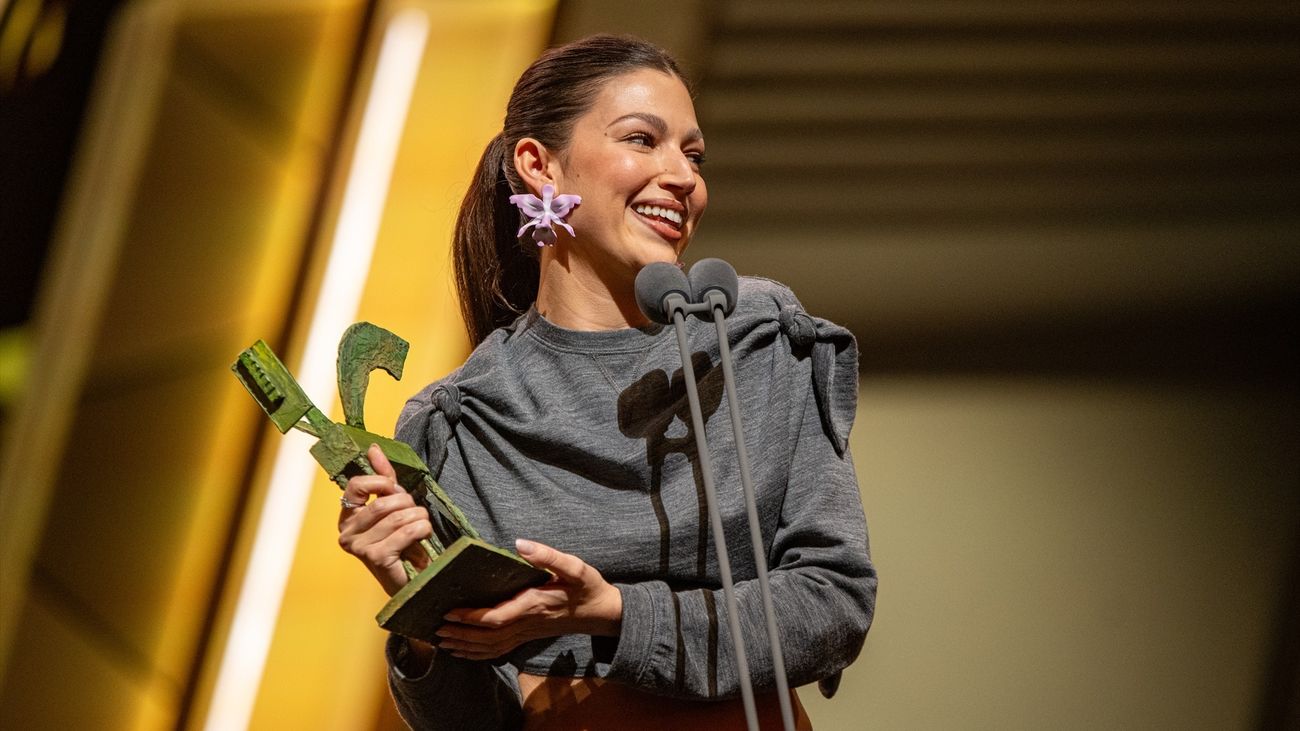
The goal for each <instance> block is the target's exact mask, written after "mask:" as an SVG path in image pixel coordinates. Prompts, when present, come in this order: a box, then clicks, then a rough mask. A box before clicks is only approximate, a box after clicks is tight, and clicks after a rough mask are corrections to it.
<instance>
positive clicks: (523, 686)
mask: <svg viewBox="0 0 1300 731" xmlns="http://www.w3.org/2000/svg"><path fill="white" fill-rule="evenodd" d="M703 163H704V138H703V135H702V133H701V132H700V130H699V125H698V124H697V122H696V118H695V110H694V106H693V104H692V102H691V97H690V93H689V92H688V90H687V87H686V85H685V83H684V81H683V77H682V74H681V72H680V70H679V69H678V67H677V65H676V63H675V62H674V61H673V60H672V59H671V58H670V57H669V56H668V55H667V54H665V53H664V52H663V51H662V50H661V49H658V48H656V47H654V46H652V45H650V44H647V43H644V42H642V41H639V40H636V39H632V38H627V37H613V36H596V37H592V38H588V39H585V40H583V41H579V42H577V43H573V44H570V45H568V46H564V47H561V48H557V49H552V50H551V51H549V52H547V53H546V54H545V55H543V56H542V57H541V58H540V59H539V60H538V61H537V62H535V63H534V64H533V65H532V66H531V67H530V68H529V69H528V70H527V71H525V72H524V74H523V76H522V77H521V78H520V80H519V82H518V84H517V85H516V87H515V89H514V93H513V95H512V96H511V99H510V102H509V105H508V107H507V110H506V118H505V123H504V125H503V129H502V133H501V134H500V135H498V136H497V137H495V138H494V139H493V140H492V141H491V142H490V143H489V144H488V147H487V150H486V151H485V152H484V154H483V158H482V160H481V161H480V162H479V166H478V171H477V173H476V176H475V178H474V181H473V183H472V184H471V186H470V190H469V192H468V194H467V195H466V197H465V200H464V203H463V204H462V207H461V213H460V217H459V220H458V222H457V227H456V234H455V259H456V271H457V284H458V288H459V290H460V295H461V302H462V307H463V310H464V314H465V319H466V322H467V323H468V328H469V331H470V335H471V339H472V340H473V342H475V343H476V344H477V348H476V349H475V351H474V353H473V354H472V355H471V356H470V358H469V359H468V360H467V361H466V363H465V365H464V366H462V367H461V368H460V369H459V370H457V371H456V372H455V373H452V374H451V375H449V376H448V377H447V378H445V379H443V380H442V381H440V382H438V383H435V384H432V385H431V386H429V387H428V388H426V389H424V391H422V392H421V393H420V394H418V395H417V396H416V397H415V398H413V399H412V400H411V401H410V402H409V403H408V404H407V406H406V409H405V410H404V411H403V413H402V417H401V419H400V420H399V423H398V437H399V438H401V439H402V440H404V441H406V442H408V443H410V444H412V445H413V446H414V447H415V448H416V450H417V452H420V453H421V454H422V456H423V457H424V458H425V460H426V462H427V463H428V464H429V465H430V467H431V468H432V469H433V470H434V472H435V474H436V475H437V476H438V479H439V482H440V484H441V485H442V486H443V488H444V489H445V490H447V492H448V493H449V494H450V495H451V497H452V499H453V500H454V501H455V502H456V503H457V504H458V505H459V506H460V507H461V509H462V510H463V511H464V512H465V513H466V514H467V516H468V517H469V519H470V521H471V523H473V524H474V526H475V527H476V528H477V529H478V530H479V531H480V532H481V533H482V534H483V535H484V537H485V538H486V539H487V540H489V541H491V542H493V543H495V544H497V545H515V546H516V547H517V550H518V551H519V553H520V555H521V556H523V557H524V558H525V559H527V560H528V561H530V562H532V563H533V564H535V565H537V566H540V567H544V568H547V569H549V570H551V571H552V572H553V573H554V574H555V576H556V579H555V581H553V582H551V583H550V584H548V585H546V586H544V587H540V588H537V589H531V590H528V591H524V592H522V593H521V594H519V595H518V596H516V597H515V598H513V599H511V600H508V601H506V602H504V603H502V604H501V605H498V606H497V607H493V608H472V607H467V608H465V609H462V610H457V611H455V612H452V613H451V614H450V615H449V619H450V620H451V621H449V622H448V623H447V624H446V625H445V626H444V628H443V629H442V630H441V631H440V633H439V634H440V637H441V639H440V641H439V643H438V646H437V647H436V648H434V647H432V646H429V645H425V644H423V643H419V642H408V641H407V640H404V639H402V638H398V637H393V638H390V640H389V644H388V654H389V662H390V685H391V688H392V690H393V695H394V697H395V698H396V700H397V703H398V707H399V709H400V710H401V712H402V715H403V716H404V717H405V718H406V720H407V721H408V722H409V723H411V724H412V725H413V726H415V727H417V728H425V727H427V728H456V729H478V728H513V727H518V726H521V725H524V726H527V727H530V728H544V727H549V728H579V727H587V728H603V727H616V728H640V727H644V728H706V727H707V728H729V727H735V728H739V727H743V724H744V720H743V718H744V717H743V710H742V707H741V702H740V700H739V698H738V695H739V680H738V677H737V673H736V670H735V663H734V658H733V657H732V655H733V653H732V651H731V647H732V644H731V642H732V641H731V638H730V636H729V633H728V629H727V622H726V618H725V616H723V615H722V611H723V610H722V606H723V605H722V602H721V592H720V591H719V587H720V580H719V578H718V566H717V563H716V558H715V557H714V556H713V551H712V550H710V546H711V540H712V539H711V537H710V536H709V535H708V528H707V526H708V521H707V513H706V506H705V501H704V498H703V495H702V493H701V491H700V487H699V483H700V480H699V474H698V462H697V460H696V453H695V448H694V439H693V436H692V434H691V433H690V431H689V429H688V428H687V426H686V424H688V423H689V417H688V416H687V415H686V414H687V412H686V400H685V396H684V390H683V388H682V381H681V378H682V374H681V361H680V355H679V354H678V350H677V347H676V342H675V336H674V335H673V333H672V332H671V328H664V327H661V326H657V325H652V324H650V323H649V322H648V321H647V320H646V319H645V317H644V316H643V315H642V314H641V312H640V311H639V310H638V308H637V305H636V301H635V297H634V294H633V282H634V279H635V277H636V274H637V272H638V271H639V270H640V269H641V268H642V267H644V266H645V265H647V264H650V263H652V262H658V261H666V262H677V261H678V258H679V257H680V256H681V254H682V252H683V251H684V250H685V249H686V246H687V245H688V244H689V243H690V241H691V239H692V237H693V235H694V234H695V231H696V228H697V227H698V225H699V220H700V216H701V215H702V214H703V212H704V209H705V207H706V205H707V203H708V194H707V191H706V188H705V185H704V179H703V177H702V176H701V172H700V170H701V167H702V165H703ZM548 186H549V191H550V192H551V193H553V194H554V195H557V196H558V195H573V196H578V197H579V198H580V200H581V202H580V203H577V204H576V205H575V206H571V210H570V211H569V212H568V217H567V219H566V222H567V224H568V225H569V226H571V228H572V231H573V234H572V235H569V232H568V230H567V228H566V227H561V229H558V230H556V232H555V235H554V236H548V235H542V236H539V237H538V240H539V241H540V242H541V243H543V244H547V245H544V246H540V247H539V246H538V245H535V244H534V243H533V241H531V240H529V238H528V233H531V232H526V233H525V238H524V239H523V240H521V238H520V236H519V233H520V232H519V230H518V229H519V226H520V225H521V223H524V222H525V221H526V217H525V218H521V215H520V213H519V211H518V210H517V209H516V208H515V206H514V205H513V204H512V203H511V196H512V195H516V196H517V195H522V194H532V195H535V196H539V197H545V196H546V194H547V192H548ZM557 200H558V199H557ZM565 200H566V201H569V202H570V203H571V202H572V200H573V199H565ZM560 208H563V206H561V207H560ZM534 212H535V211H534ZM533 228H537V227H536V226H534V227H533ZM739 301H740V304H739V305H738V307H737V309H736V312H735V313H734V314H733V315H732V316H731V317H730V318H729V322H730V326H731V327H730V329H731V339H732V344H731V348H732V352H733V355H734V357H735V358H736V378H737V382H738V387H739V393H738V395H739V397H740V401H741V403H742V410H743V411H744V412H745V413H744V416H745V427H746V437H747V439H748V442H749V445H750V448H751V451H752V452H753V453H754V454H755V455H757V459H756V460H755V462H756V464H755V475H754V483H755V490H756V492H757V497H758V502H759V512H760V517H761V522H762V530H763V535H764V537H765V540H766V541H767V542H768V546H767V547H768V549H769V552H768V563H769V566H770V570H771V574H770V575H771V587H772V594H773V598H774V603H775V606H776V611H777V616H778V621H779V624H780V627H781V632H782V649H783V652H784V655H785V659H786V665H787V672H788V674H789V679H790V686H791V687H792V688H793V687H795V686H796V685H800V684H805V683H811V682H814V681H828V684H827V685H824V686H823V688H826V687H832V686H833V683H834V680H835V679H837V678H838V673H839V671H840V670H841V669H842V668H843V667H845V666H846V665H847V664H848V663H850V662H852V660H853V659H854V658H855V657H856V655H857V653H858V651H859V650H860V648H861V646H862V642H863V639H864V637H865V634H866V631H867V628H868V626H869V625H870V622H871V617H872V613H873V609H874V605H875V588H876V577H875V570H874V568H873V567H872V564H871V560H870V557H869V553H868V548H867V537H866V525H865V522H864V519H863V515H862V508H861V504H860V502H859V496H858V488H857V483H856V478H855V476H854V473H853V465H852V462H851V460H850V458H849V455H848V453H847V437H848V431H849V428H850V426H851V424H852V417H853V411H854V404H855V399H856V388H857V382H856V376H857V352H856V346H855V343H854V341H853V339H852V336H851V335H850V334H849V333H848V332H847V331H845V330H843V329H842V328H838V327H837V326H835V325H832V324H831V323H828V322H825V321H823V320H818V319H816V318H812V317H810V316H808V315H807V314H805V313H804V312H803V311H802V310H801V309H800V307H799V304H798V302H797V300H795V298H794V297H793V295H792V294H790V292H789V291H788V290H787V289H785V288H784V287H782V286H780V285H778V284H775V283H773V282H770V281H767V280H758V279H750V278H743V279H742V280H741V287H740V298H739ZM521 312H522V313H523V314H522V315H520V314H519V313H521ZM712 333H713V330H712V327H711V326H707V327H706V326H705V325H704V324H703V323H694V322H693V323H692V324H691V325H690V331H689V338H690V342H691V349H692V352H693V353H694V361H695V370H696V374H697V378H698V379H699V384H700V393H701V399H702V401H703V402H704V408H705V411H706V419H708V420H709V422H710V425H709V426H706V428H707V429H708V430H709V439H710V442H711V445H712V450H713V453H714V455H715V461H716V463H717V464H716V465H715V468H716V476H717V484H718V485H719V486H720V490H719V493H720V495H719V501H720V509H721V511H722V514H723V516H724V522H725V523H726V525H727V531H726V533H727V536H728V540H729V553H730V555H731V557H732V564H733V570H734V573H735V576H736V580H737V584H736V591H737V597H738V601H739V607H740V615H741V617H740V621H741V625H742V628H743V630H744V634H745V637H746V639H747V645H746V648H747V650H746V651H747V655H748V658H749V665H750V668H751V671H752V675H753V677H754V684H755V688H756V696H757V698H758V700H759V706H760V712H761V715H762V716H763V718H764V720H765V722H766V723H768V724H772V723H773V721H769V720H767V719H778V720H775V724H776V725H779V715H778V711H777V708H778V705H777V700H776V698H775V695H774V691H773V690H772V688H773V685H774V679H773V671H772V668H771V658H770V654H769V652H768V649H767V641H766V634H765V629H764V620H763V612H762V606H761V602H760V599H759V596H758V593H757V587H756V582H755V580H754V577H755V567H754V566H753V561H752V555H751V552H750V551H749V549H748V533H747V531H746V528H745V522H744V515H745V511H744V507H743V502H742V498H741V497H740V495H739V492H740V491H739V490H738V489H735V486H737V485H738V484H739V480H738V476H737V472H736V466H735V464H734V459H732V458H730V455H734V454H735V451H734V441H733V438H732V436H731V433H730V428H729V426H728V424H729V421H728V419H727V415H726V414H725V413H716V412H717V411H718V405H719V402H720V400H721V394H722V381H721V373H720V369H715V368H714V367H713V366H714V365H715V364H717V362H718V348H717V344H716V342H710V341H711V340H715V338H712V337H711V336H712ZM711 416H712V417H716V418H712V419H710V418H709V417H711ZM714 429H716V430H717V431H716V433H715V432H714ZM370 457H371V460H372V461H373V462H374V463H375V464H376V467H377V470H378V472H379V474H378V475H375V476H365V477H357V478H354V479H352V480H351V481H350V482H349V483H348V486H347V488H346V490H345V493H344V497H345V499H346V500H347V501H348V502H349V503H351V504H353V505H355V506H358V507H351V508H344V510H343V511H342V514H341V515H340V522H339V526H340V536H339V541H340V544H341V545H342V546H343V548H344V549H345V550H347V551H348V552H349V553H352V554H354V555H356V556H357V557H358V558H360V559H361V561H362V562H363V563H364V564H365V565H366V567H367V568H368V569H369V570H370V571H371V572H372V573H373V574H374V575H375V576H376V578H377V579H378V580H379V582H380V583H381V585H383V587H384V589H385V590H386V591H388V593H389V594H390V595H391V594H393V593H394V592H396V591H397V590H398V589H399V588H400V587H401V586H402V585H403V584H404V583H405V582H406V575H405V573H404V571H403V570H402V567H401V560H402V558H403V557H406V558H409V559H411V560H413V561H416V562H417V563H419V562H420V560H421V556H420V554H419V552H418V551H415V550H412V548H413V546H414V544H415V542H416V541H417V540H419V539H420V538H423V537H426V536H428V535H429V534H430V532H431V524H430V522H429V515H428V513H427V512H426V511H425V509H424V508H422V507H418V506H416V505H415V504H414V503H413V502H412V499H411V498H410V496H409V495H407V494H406V493H405V492H403V491H402V490H401V489H399V488H398V487H397V485H396V483H395V481H394V479H393V475H392V471H391V468H389V467H388V466H387V463H386V461H385V460H384V459H383V455H382V454H381V453H380V452H379V451H378V450H377V449H373V450H372V453H371V455H370ZM728 486H730V487H731V489H728ZM371 496H374V498H375V499H374V500H373V501H371V502H370V503H369V504H368V505H367V504H365V503H366V501H367V500H369V499H370V498H371ZM484 660H493V661H495V662H482V661H484ZM503 661H504V662H503ZM795 701H796V712H797V714H798V715H799V718H800V723H801V725H804V726H806V725H807V717H806V716H804V715H803V712H802V708H798V706H797V697H796V698H795Z"/></svg>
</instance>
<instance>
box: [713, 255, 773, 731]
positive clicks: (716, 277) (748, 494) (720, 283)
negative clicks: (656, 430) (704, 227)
mask: <svg viewBox="0 0 1300 731" xmlns="http://www.w3.org/2000/svg"><path fill="white" fill-rule="evenodd" d="M689 279H690V282H691V288H692V293H693V294H694V295H695V297H696V301H697V302H701V303H705V304H707V305H708V318H707V319H711V320H713V324H714V327H715V328H716V329H717V331H718V360H719V361H721V363H722V384H723V388H724V389H725V390H726V392H727V411H728V412H729V413H730V414H731V429H732V434H733V435H735V439H736V465H737V467H739V468H740V487H741V492H742V493H743V494H744V497H745V513H746V522H747V523H749V539H750V546H751V548H752V550H753V552H754V568H755V571H756V572H757V574H758V593H759V596H760V597H761V598H762V602H763V617H764V619H765V620H766V623H767V640H768V647H769V648H770V650H771V653H772V669H773V673H774V675H775V680H776V696H777V701H778V703H780V706H781V722H782V724H783V725H784V727H785V729H786V731H794V709H793V708H792V707H791V705H790V688H789V683H788V681H787V680H786V676H785V655H784V653H782V652H781V634H780V632H779V630H778V627H777V624H776V607H775V606H774V605H773V603H772V589H771V585H770V584H769V582H768V578H767V556H766V551H765V550H764V548H763V531H762V528H760V527H759V522H758V505H757V502H756V500H755V497H754V481H753V478H752V477H751V476H750V474H751V473H750V469H749V450H748V449H747V448H746V447H745V429H744V427H743V426H742V424H741V418H740V399H739V397H738V396H737V395H736V376H735V367H734V365H733V359H732V357H731V337H730V336H729V335H728V334H727V315H729V314H731V313H732V312H733V311H735V309H736V302H737V300H738V299H739V294H740V283H739V280H738V279H737V278H736V270H735V269H734V268H732V266H731V265H730V264H728V263H727V262H725V261H723V260H721V259H704V260H702V261H700V262H699V263H697V264H696V265H695V266H693V267H691V274H690V277H689ZM697 314H699V313H697ZM699 316H700V317H701V318H703V317H705V316H704V315H703V314H700V315H699Z"/></svg>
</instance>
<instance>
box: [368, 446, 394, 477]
mask: <svg viewBox="0 0 1300 731" xmlns="http://www.w3.org/2000/svg"><path fill="white" fill-rule="evenodd" d="M366 459H368V460H370V467H371V469H373V470H374V471H375V474H377V475H383V476H384V477H388V478H390V479H392V480H393V481H396V480H397V470H394V469H393V464H392V463H391V462H389V461H388V455H386V454H384V450H382V449H380V448H379V445H378V444H371V445H370V449H368V450H366Z"/></svg>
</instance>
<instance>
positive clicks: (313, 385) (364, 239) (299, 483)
mask: <svg viewBox="0 0 1300 731" xmlns="http://www.w3.org/2000/svg"><path fill="white" fill-rule="evenodd" d="M428 36H429V19H428V16H427V15H426V14H425V13H424V11H422V10H419V9H416V8H409V9H406V10H403V11H401V12H400V13H398V14H396V15H395V16H393V18H392V20H390V21H389V23H388V25H387V27H386V28H385V30H384V37H383V42H382V45H381V46H380V50H379V58H378V60H377V62H376V64H375V72H374V77H373V79H372V82H371V86H370V94H369V97H368V98H367V100H366V107H365V111H364V113H363V115H362V118H361V130H360V134H359V136H358V138H357V144H356V149H355V150H354V152H353V155H352V168H351V170H350V171H349V172H348V180H347V187H346V188H345V189H344V193H343V204H342V208H341V211H340V214H339V219H338V225H337V227H336V228H335V231H334V238H333V241H332V242H331V245H330V254H329V261H328V263H327V265H326V268H325V277H324V280H323V281H322V282H321V286H320V290H319V294H318V295H317V298H316V303H315V308H314V309H313V310H312V312H313V313H314V314H313V315H312V321H311V326H310V328H309V329H308V331H307V343H306V347H305V349H304V352H303V357H302V364H301V366H300V368H299V376H298V380H299V383H301V384H302V387H303V390H304V391H306V392H307V395H308V397H310V398H311V400H312V401H313V402H314V403H316V404H317V405H319V406H321V407H322V408H323V409H329V408H330V406H331V405H332V404H333V403H334V398H335V389H334V381H335V374H334V360H335V351H336V348H337V343H338V338H339V336H340V335H341V334H342V332H343V330H344V329H345V328H346V327H347V326H348V325H349V324H351V321H352V318H354V317H355V316H356V312H357V307H358V305H359V304H360V301H361V294H362V291H363V290H364V288H365V282H366V277H367V274H368V273H369V270H370V259H371V254H372V253H373V252H374V248H375V238H376V236H377V235H378V233H379V223H380V220H381V218H382V216H383V211H384V202H385V200H386V199H387V197H388V184H389V182H390V180H391V179H392V173H393V163H394V161H395V160H396V158H397V147H398V143H399V141H400V140H401V137H402V129H403V128H404V127H405V123H406V115H407V110H408V108H409V106H410V102H411V95H412V93H413V92H414V90H415V80H416V76H417V75H418V72H419V69H420V60H421V58H422V56H423V55H424V46H425V43H426V41H427V40H428ZM310 443H311V439H310V437H308V436H307V435H305V434H301V433H299V432H296V431H295V432H291V433H290V434H289V435H288V436H287V437H286V438H285V439H284V440H283V441H282V442H281V443H280V448H279V450H278V451H277V452H276V456H275V463H274V466H273V467H272V469H271V483H270V486H269V488H268V490H267V495H266V502H265V503H264V504H263V506H262V514H261V517H260V519H259V521H258V525H257V534H256V536H255V538H254V540H253V549H252V553H251V554H250V557H249V561H248V569H247V571H246V572H245V575H244V582H243V585H242V586H241V587H240V592H239V600H238V603H237V605H236V607H235V616H234V620H233V622H232V624H231V628H230V637H229V639H228V640H227V642H226V648H225V652H224V654H223V655H222V658H221V669H220V671H219V672H218V674H217V681H216V687H215V689H214V690H213V694H212V702H211V703H210V704H209V706H208V716H207V723H206V726H205V728H207V729H210V730H215V731H225V730H226V729H243V728H246V727H247V726H248V722H249V719H250V718H251V716H252V712H253V704H254V702H255V701H256V699H257V691H258V687H259V686H260V685H261V680H262V671H263V669H264V667H265V664H266V657H267V653H268V652H269V651H270V646H271V638H272V636H273V635H274V631H275V624H276V619H277V618H278V616H279V613H280V603H281V601H282V600H283V598H284V589H285V583H286V581H287V580H288V577H289V569H290V567H291V564H292V562H293V555H294V551H295V547H296V546H297V544H298V535H299V533H300V531H301V530H302V520H303V516H304V514H305V513H306V510H307V500H308V498H309V496H310V493H311V489H312V485H313V484H314V483H315V480H316V478H317V470H318V469H319V468H318V467H317V466H316V463H315V461H313V460H312V458H311V456H310V455H309V454H308V452H307V449H308V447H309V446H310Z"/></svg>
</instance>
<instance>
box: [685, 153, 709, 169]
mask: <svg viewBox="0 0 1300 731" xmlns="http://www.w3.org/2000/svg"><path fill="white" fill-rule="evenodd" d="M686 157H687V158H688V159H689V160H690V161H691V164H693V165H695V166H696V167H699V166H700V165H703V164H704V161H705V159H706V158H705V156H704V153H703V152H688V153H686Z"/></svg>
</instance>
